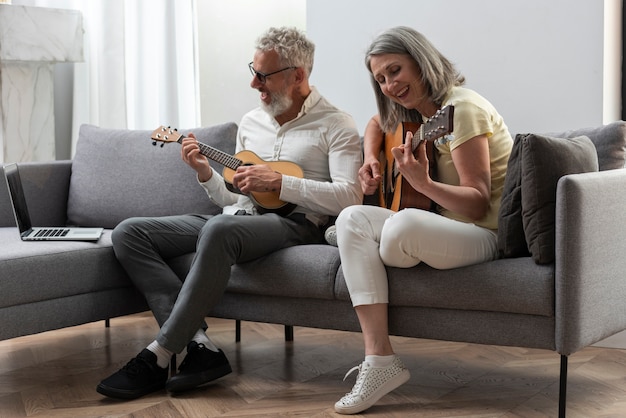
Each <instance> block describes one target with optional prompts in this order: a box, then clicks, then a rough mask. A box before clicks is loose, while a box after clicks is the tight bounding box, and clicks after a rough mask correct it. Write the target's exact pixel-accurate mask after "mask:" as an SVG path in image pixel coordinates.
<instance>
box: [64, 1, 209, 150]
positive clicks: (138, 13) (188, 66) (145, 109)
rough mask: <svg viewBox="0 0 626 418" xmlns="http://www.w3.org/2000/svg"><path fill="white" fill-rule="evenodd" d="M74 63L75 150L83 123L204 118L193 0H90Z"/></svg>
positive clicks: (186, 124) (184, 123)
mask: <svg viewBox="0 0 626 418" xmlns="http://www.w3.org/2000/svg"><path fill="white" fill-rule="evenodd" d="M77 5H78V6H79V8H80V10H82V12H83V16H84V26H85V64H84V65H80V64H78V65H76V69H75V79H74V117H73V129H72V130H73V143H72V154H73V153H74V146H75V143H76V139H77V134H78V128H79V127H80V125H81V124H82V123H91V124H94V125H98V126H101V127H108V128H129V129H154V128H156V127H157V126H159V125H171V126H176V127H180V128H192V127H196V126H199V125H200V111H199V83H198V76H197V74H198V68H197V58H196V57H197V54H196V52H197V51H196V45H197V39H196V38H197V36H196V33H197V31H196V21H195V13H194V9H195V0H158V1H154V0H90V1H88V2H77Z"/></svg>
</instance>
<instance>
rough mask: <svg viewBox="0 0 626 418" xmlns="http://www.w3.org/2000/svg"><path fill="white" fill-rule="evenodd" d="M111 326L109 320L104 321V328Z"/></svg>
mask: <svg viewBox="0 0 626 418" xmlns="http://www.w3.org/2000/svg"><path fill="white" fill-rule="evenodd" d="M110 326H111V318H107V319H105V320H104V327H105V328H109V327H110Z"/></svg>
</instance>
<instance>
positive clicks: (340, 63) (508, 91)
mask: <svg viewBox="0 0 626 418" xmlns="http://www.w3.org/2000/svg"><path fill="white" fill-rule="evenodd" d="M606 3H607V4H610V5H612V7H615V4H616V3H619V2H615V1H613V0H607V2H606ZM620 10H621V9H620ZM618 13H620V12H618ZM619 15H620V14H618V16H619ZM396 25H408V26H412V27H414V28H415V29H417V30H419V31H421V32H422V33H424V34H425V35H426V36H427V37H428V38H429V39H430V40H431V41H432V42H433V43H434V44H435V45H436V46H437V47H438V48H439V49H440V50H441V51H442V52H443V53H444V55H446V56H447V57H448V58H449V59H450V60H451V61H452V62H454V63H455V64H456V65H457V66H458V68H459V70H460V71H461V72H462V73H463V74H464V75H465V76H466V79H467V84H466V85H467V87H470V88H473V89H475V90H477V91H478V92H479V93H481V94H482V95H483V96H485V97H486V98H488V99H489V100H490V101H491V102H492V103H493V104H494V105H495V106H496V107H497V108H498V110H499V111H500V113H501V114H502V115H503V116H504V118H505V120H506V121H507V124H508V126H509V129H510V130H511V132H512V133H518V132H529V131H534V132H546V131H559V130H565V129H572V128H577V127H585V126H593V125H599V124H602V123H603V122H604V120H605V119H604V115H605V114H609V117H608V119H611V118H613V120H615V119H618V118H619V108H617V109H607V110H606V111H605V110H603V106H604V101H603V99H604V97H603V83H604V76H603V74H604V56H603V51H604V50H603V44H604V2H603V1H599V0H550V1H545V0H508V1H501V0H472V1H467V0H438V1H432V0H387V1H385V2H380V1H378V0H341V1H337V0H315V1H309V2H308V3H307V32H308V34H309V36H310V37H311V38H313V40H314V41H315V42H316V44H317V53H316V64H315V69H314V72H313V77H312V81H313V83H314V84H315V85H317V87H318V88H319V89H320V91H321V92H322V94H325V95H326V96H327V97H328V98H329V99H330V100H331V101H333V102H334V103H335V104H336V105H338V106H339V107H341V108H343V109H345V110H347V111H349V112H351V113H352V114H353V116H354V117H355V119H356V120H357V123H358V125H359V128H360V129H361V130H362V129H363V128H364V127H365V124H366V122H367V120H368V119H369V117H370V116H371V115H372V114H373V113H374V112H375V111H376V107H375V102H374V97H373V94H372V90H371V87H370V84H369V79H368V75H367V70H366V69H365V66H364V64H363V57H364V51H365V49H366V48H367V46H368V45H369V43H370V41H371V40H372V39H373V37H374V36H375V35H376V34H378V33H379V32H380V31H382V30H384V29H387V28H389V27H391V26H396ZM619 29H620V30H621V27H620V28H619ZM610 35H611V36H612V37H614V38H615V37H616V38H617V39H618V40H619V39H621V32H619V31H617V30H615V33H612V34H610ZM620 45H621V44H620ZM618 53H619V51H618ZM617 67H619V65H617ZM615 71H618V73H619V71H621V69H620V68H614V69H613V72H615ZM613 107H615V104H613Z"/></svg>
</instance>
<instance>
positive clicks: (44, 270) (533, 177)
mask: <svg viewBox="0 0 626 418" xmlns="http://www.w3.org/2000/svg"><path fill="white" fill-rule="evenodd" d="M193 132H194V133H195V134H196V136H197V137H198V139H199V140H200V141H201V142H204V143H206V144H209V145H211V146H215V147H217V148H220V149H223V150H224V151H226V152H229V153H232V152H233V148H234V137H235V133H236V125H235V124H233V123H228V124H223V125H218V126H212V127H208V128H200V129H195V130H193ZM150 134H151V132H150V131H129V130H109V129H101V128H98V127H95V126H88V125H84V126H82V127H81V131H80V135H79V141H78V145H77V150H76V154H75V157H74V159H73V160H72V161H54V162H36V163H22V164H20V165H19V167H20V171H21V174H22V179H23V182H24V186H25V188H26V195H27V196H26V197H27V200H28V203H29V206H30V211H31V217H32V218H33V222H34V224H35V225H44V224H47V225H65V224H74V225H81V226H103V227H105V228H106V230H105V232H104V235H103V236H102V238H101V239H100V241H99V242H97V243H80V242H73V243H59V242H34V243H33V242H31V243H25V242H21V241H20V239H19V237H18V233H17V229H16V228H15V223H14V220H13V215H12V212H11V208H10V206H9V203H8V198H7V196H6V193H7V191H6V187H5V185H4V184H3V183H1V184H0V246H1V247H2V251H0V288H1V289H2V291H1V292H0V323H2V326H1V327H0V339H8V338H13V337H17V336H21V335H27V334H32V333H37V332H42V331H47V330H53V329H58V328H62V327H68V326H73V325H77V324H82V323H87V322H92V321H98V320H104V319H108V318H112V317H116V316H121V315H126V314H131V313H136V312H141V311H145V310H146V309H147V308H146V303H145V301H144V300H143V299H142V297H141V296H140V295H139V294H138V293H137V292H136V291H135V290H134V289H133V287H132V285H131V282H130V280H129V279H128V277H127V276H126V274H125V272H124V271H123V269H122V268H121V266H120V265H119V264H118V263H117V261H116V259H115V256H114V254H113V251H112V248H111V239H110V230H111V229H112V228H113V227H114V226H115V225H116V224H117V223H118V222H119V221H120V220H122V219H124V218H126V217H129V216H134V215H148V216H158V215H165V214H172V213H189V212H204V213H207V212H209V213H217V212H218V211H219V208H217V207H215V206H214V205H212V204H211V203H210V202H209V200H208V199H207V198H206V196H205V195H204V192H203V191H202V189H201V188H200V187H199V186H198V185H197V184H196V181H195V176H194V172H193V171H192V170H191V169H190V168H189V167H187V166H186V165H185V164H183V163H182V162H181V161H180V154H179V152H180V147H179V146H178V144H168V145H165V146H164V147H161V146H153V144H152V143H151V140H150ZM581 135H586V136H585V137H581ZM565 138H569V139H565ZM589 138H590V139H589ZM589 144H592V145H591V148H589ZM596 149H597V154H596V152H595V150H596ZM590 150H591V151H590ZM625 150H626V123H625V122H616V123H613V124H610V125H606V126H600V127H594V128H589V129H582V130H576V131H570V132H563V133H559V134H550V135H517V136H516V141H515V146H514V152H513V154H512V157H511V161H510V162H509V167H510V169H511V171H510V176H509V177H507V184H506V185H505V197H503V206H502V208H501V221H502V225H503V227H502V230H501V231H500V236H501V241H502V244H501V247H502V248H501V249H502V254H503V257H502V258H501V259H498V260H496V261H492V262H488V263H483V264H479V265H475V266H470V267H465V268H459V269H454V270H447V271H440V270H435V269H432V268H430V267H428V266H426V265H418V266H416V267H414V268H410V269H396V268H389V278H390V300H391V303H390V330H391V333H393V334H395V335H400V336H408V337H417V338H429V339H441V340H448V341H461V342H472V343H480V344H494V345H506V346H519V347H529V348H540V349H546V350H551V351H555V352H556V353H559V354H560V355H561V360H562V363H561V364H562V373H561V384H562V387H561V389H562V390H561V397H560V400H561V402H560V408H561V411H560V412H561V413H562V414H564V410H565V409H564V408H565V382H566V375H567V374H566V373H567V356H568V355H570V354H572V353H575V352H576V351H578V350H580V349H582V348H584V347H586V346H589V345H591V344H593V343H596V342H598V341H600V340H602V339H604V338H606V337H609V336H611V335H613V334H615V333H617V332H620V331H622V330H624V329H626V257H624V254H626V239H625V238H626V211H625V210H624V208H626V170H625V169H623V167H624V154H625ZM555 155H557V156H558V157H555ZM559 161H564V163H563V164H560V163H559ZM215 167H216V168H218V169H219V166H218V165H216V166H215ZM620 167H621V169H620ZM598 169H600V171H597V170H598ZM559 170H560V171H559ZM557 182H558V183H557ZM542 195H543V197H542ZM537 200H540V201H539V202H537ZM542 217H543V218H542ZM529 249H530V250H529ZM191 257H192V254H189V255H186V256H183V257H179V258H176V259H172V260H169V262H170V264H171V266H172V267H173V268H174V270H175V271H176V272H177V273H178V274H179V275H180V276H181V277H184V275H185V273H186V271H187V269H188V266H189V262H190V260H191ZM207 314H208V315H210V316H215V317H221V318H231V319H236V320H246V321H255V322H267V323H277V324H284V325H287V326H304V327H317V328H329V329H337V330H350V331H358V330H359V325H358V321H357V318H356V316H355V314H354V311H353V309H352V306H351V303H350V299H349V294H348V291H347V289H346V286H345V283H344V279H343V275H342V271H341V265H340V260H339V254H338V251H337V248H335V247H332V246H330V245H308V246H296V247H292V248H288V249H284V250H281V251H278V252H276V253H274V254H271V255H269V256H267V257H264V258H261V259H258V260H255V261H252V262H249V263H246V264H241V265H236V266H234V267H233V269H232V278H231V281H230V283H229V286H228V290H227V293H226V294H225V295H224V297H223V299H222V301H221V303H220V304H219V305H218V306H217V307H216V308H215V309H214V310H213V311H212V312H207Z"/></svg>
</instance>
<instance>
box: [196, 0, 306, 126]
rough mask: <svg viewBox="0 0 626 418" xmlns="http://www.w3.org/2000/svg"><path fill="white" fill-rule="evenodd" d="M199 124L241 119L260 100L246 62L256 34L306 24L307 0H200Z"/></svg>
mask: <svg viewBox="0 0 626 418" xmlns="http://www.w3.org/2000/svg"><path fill="white" fill-rule="evenodd" d="M197 6H198V38H199V45H198V54H199V69H200V109H201V120H202V125H203V126H207V125H213V124H216V123H222V122H226V121H235V122H237V123H238V122H239V120H240V119H241V117H242V116H243V115H244V113H245V112H247V111H249V110H250V109H252V108H254V107H256V106H258V105H259V93H258V92H257V91H256V90H253V89H252V88H251V87H250V81H251V80H252V75H251V74H250V70H249V69H248V63H249V62H250V61H252V58H253V56H254V44H255V41H256V39H257V37H258V36H259V35H261V34H262V33H263V32H265V31H266V30H267V29H268V28H269V27H271V26H295V27H297V28H300V29H304V28H305V24H306V0H263V1H258V0H229V1H224V0H198V2H197Z"/></svg>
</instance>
